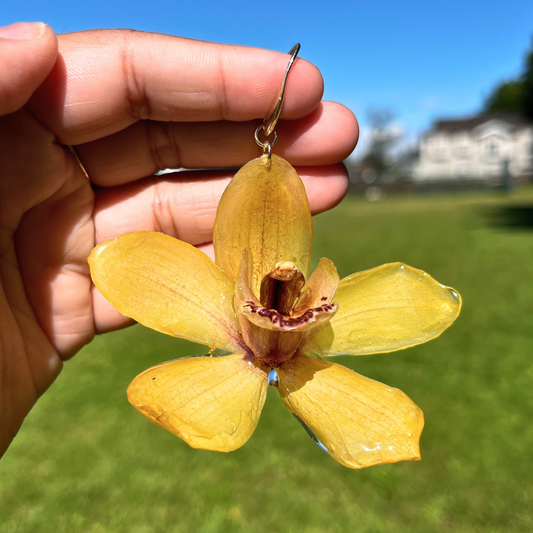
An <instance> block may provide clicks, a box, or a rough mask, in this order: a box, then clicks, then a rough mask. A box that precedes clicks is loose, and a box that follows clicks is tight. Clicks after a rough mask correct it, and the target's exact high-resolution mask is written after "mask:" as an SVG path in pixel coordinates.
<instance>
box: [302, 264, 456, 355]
mask: <svg viewBox="0 0 533 533" xmlns="http://www.w3.org/2000/svg"><path fill="white" fill-rule="evenodd" d="M335 301H336V302H337V303H338V306H339V310H338V311H337V314H336V315H335V316H334V317H333V318H332V319H331V321H330V322H329V323H328V324H326V325H324V326H322V327H319V328H316V329H315V330H313V331H312V333H311V334H310V336H309V338H308V341H307V344H306V345H305V347H304V349H303V350H304V352H305V353H308V354H319V355H342V354H346V355H365V354H370V353H379V352H392V351H394V350H400V349H402V348H407V347H408V346H413V345H415V344H421V343H423V342H426V341H428V340H430V339H433V338H435V337H438V336H439V335H440V334H441V333H442V332H443V331H444V330H445V329H446V328H447V327H449V326H450V325H451V324H452V323H453V321H454V320H455V319H456V318H457V317H458V316H459V312H460V310H461V297H460V296H459V294H458V293H457V292H456V291H455V290H454V289H452V288H450V287H445V286H444V285H441V284H440V283H438V282H437V281H435V280H434V279H433V278H432V277H431V276H429V275H428V274H426V273H425V272H423V271H422V270H418V269H416V268H412V267H409V266H406V265H403V264H401V263H390V264H387V265H383V266H380V267H377V268H373V269H371V270H366V271H365V272H359V273H358V274H353V275H352V276H348V277H347V278H344V279H343V280H341V282H340V283H339V286H338V288H337V291H336V293H335Z"/></svg>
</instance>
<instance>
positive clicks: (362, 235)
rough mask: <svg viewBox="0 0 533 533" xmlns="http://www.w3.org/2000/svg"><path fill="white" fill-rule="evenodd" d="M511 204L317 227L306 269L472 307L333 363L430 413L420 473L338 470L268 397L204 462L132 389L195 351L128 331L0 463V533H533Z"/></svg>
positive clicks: (527, 268) (75, 365)
mask: <svg viewBox="0 0 533 533" xmlns="http://www.w3.org/2000/svg"><path fill="white" fill-rule="evenodd" d="M515 202H527V203H529V204H530V205H532V206H533V191H531V190H529V191H527V190H526V191H522V192H519V193H515V194H514V196H510V197H500V196H497V195H496V194H495V195H489V194H485V195H480V194H477V195H476V194H471V195H456V196H446V197H411V198H405V199H402V198H397V199H396V198H393V199H387V200H386V201H384V202H382V203H379V204H370V203H365V202H363V201H361V200H357V199H353V198H349V199H347V200H346V201H344V202H343V203H342V204H341V206H339V207H338V208H337V209H335V210H334V211H333V212H330V213H327V214H324V215H321V216H319V217H317V218H316V220H315V234H316V236H315V246H314V254H313V255H314V259H315V263H316V261H317V260H318V258H319V257H321V256H325V257H329V258H330V259H332V260H333V261H334V262H335V264H336V265H337V267H338V269H339V273H340V274H341V276H345V275H348V274H350V273H352V272H354V271H358V270H363V269H367V268H371V267H373V266H377V265H379V264H382V263H386V262H391V261H404V262H405V263H407V264H410V265H412V266H415V267H418V268H421V269H423V270H425V271H427V272H429V273H430V274H431V275H432V276H434V277H435V278H436V279H437V280H439V281H440V282H442V283H446V284H448V285H451V286H453V287H455V288H456V289H457V290H458V291H460V292H461V294H462V296H463V299H464V309H463V312H462V314H461V316H460V317H459V319H458V321H457V323H456V324H455V325H454V326H453V327H452V328H451V329H450V330H449V331H446V332H445V333H444V334H443V335H442V336H441V337H440V338H439V339H437V340H435V341H432V342H430V343H428V344H425V345H423V346H419V347H416V348H412V349H409V350H406V351H401V352H398V353H396V354H385V355H381V356H369V357H359V358H347V357H346V358H340V359H338V362H341V363H342V364H346V365H347V366H349V367H351V368H354V369H356V370H357V371H358V372H360V373H362V374H364V375H366V376H369V377H372V378H374V379H377V380H380V381H383V382H385V383H387V384H389V385H393V386H396V387H399V388H401V389H402V390H403V391H405V392H406V393H407V394H408V395H409V396H410V397H411V398H413V400H415V401H416V402H417V403H418V405H420V407H421V408H422V409H423V411H424V413H425V417H426V427H425V430H424V433H423V435H422V461H420V462H418V463H410V462H408V463H398V464H394V465H381V466H377V467H373V468H369V469H365V470H360V471H357V470H349V469H346V468H344V467H342V466H340V465H339V464H337V463H336V462H335V461H333V460H332V459H331V458H330V457H328V456H327V455H326V454H324V453H323V452H322V451H320V449H319V448H318V447H317V446H315V445H314V444H313V443H312V441H311V440H310V439H309V437H308V436H307V435H306V433H305V432H304V431H303V429H302V428H301V427H300V426H299V424H297V422H296V421H295V420H294V419H293V417H292V416H291V415H290V414H289V413H288V412H287V411H286V410H285V408H284V407H283V404H282V403H281V401H280V399H279V397H278V394H277V391H276V390H274V389H272V388H271V390H270V391H269V397H268V399H267V404H266V406H265V409H264V412H263V415H262V417H261V421H260V423H259V426H258V428H257V430H256V432H255V434H254V435H253V437H252V438H251V439H250V441H249V443H248V444H247V445H246V446H244V447H243V448H242V449H240V450H238V451H236V452H233V453H231V454H217V453H213V452H204V451H196V450H192V449H190V448H189V447H188V446H187V445H186V444H185V443H183V442H182V441H180V440H179V439H177V438H176V437H174V436H172V435H170V434H169V433H166V432H165V431H163V430H162V429H160V428H158V427H157V426H155V425H153V424H151V423H149V422H148V421H146V420H145V419H144V418H143V417H141V416H140V415H139V414H137V412H136V411H135V410H134V409H133V408H131V407H130V406H129V404H128V403H127V401H126V398H125V390H126V387H127V385H128V383H129V382H130V381H131V379H132V378H133V377H134V376H135V375H136V374H137V373H139V372H141V371H142V370H144V369H145V368H147V367H149V366H151V365H154V364H156V363H158V362H161V361H164V360H168V359H172V358H175V357H179V356H182V355H186V354H192V353H202V352H205V349H204V348H202V347H199V346H196V345H192V344H189V343H187V342H184V341H179V340H176V339H172V338H170V337H166V336H164V335H160V334H157V333H155V332H152V331H149V330H146V329H144V328H142V327H139V326H137V327H134V328H130V329H128V330H125V331H121V332H117V333H114V334H110V335H105V336H102V337H99V338H97V339H96V340H95V341H94V342H93V343H92V344H91V345H90V346H88V347H86V348H85V349H84V350H83V351H82V352H81V353H80V354H79V355H77V356H76V357H75V358H74V359H73V360H72V361H70V362H69V363H67V364H66V366H65V370H64V372H63V373H62V375H61V376H60V377H59V379H58V380H57V382H56V383H55V384H54V386H53V387H52V389H51V390H50V391H49V392H48V393H47V394H46V395H45V396H44V397H43V398H42V399H41V400H40V402H39V404H38V405H37V406H36V408H35V409H34V410H33V412H32V413H31V414H30V416H29V417H28V419H27V421H26V423H25V425H24V427H23V428H22V430H21V432H20V434H19V435H18V437H17V438H16V440H15V442H14V443H13V445H12V447H11V448H10V450H9V451H8V452H7V454H6V456H5V457H4V459H3V460H2V461H1V462H0V530H1V531H2V532H3V533H32V532H35V533H47V532H50V531H53V532H63V531H68V532H77V531H83V532H89V533H104V532H110V533H111V532H112V533H121V532H127V533H149V532H150V533H151V532H165V533H166V532H194V533H196V532H202V533H203V532H206V533H209V532H222V531H228V532H237V533H238V532H260V533H262V532H283V533H285V532H286V533H289V532H297V533H303V532H305V533H315V532H316V533H327V532H331V533H337V532H339V533H341V532H348V531H349V532H357V533H366V532H368V533H380V532H391V533H392V532H394V533H433V532H454V533H463V532H464V533H466V532H469V533H470V532H472V533H474V532H475V533H481V532H483V533H500V532H513V533H520V532H524V533H530V532H531V531H533V505H532V503H531V502H532V501H533V480H532V476H531V464H532V460H533V424H532V417H533V231H532V228H530V229H529V231H528V230H510V229H505V228H502V227H497V226H493V225H491V224H490V223H489V222H490V220H491V218H490V217H487V213H489V212H490V210H493V209H497V208H498V207H499V206H501V205H508V204H513V203H515Z"/></svg>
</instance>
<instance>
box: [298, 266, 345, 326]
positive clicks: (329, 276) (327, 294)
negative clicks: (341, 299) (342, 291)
mask: <svg viewBox="0 0 533 533" xmlns="http://www.w3.org/2000/svg"><path fill="white" fill-rule="evenodd" d="M338 284H339V274H337V269H336V268H335V265H334V264H333V263H332V262H331V261H330V260H329V259H326V258H325V257H323V258H322V259H321V260H320V262H319V263H318V266H317V267H316V268H315V270H314V271H313V273H312V274H311V276H310V277H309V280H308V281H307V283H306V284H305V286H304V288H303V290H302V293H301V294H300V297H299V298H298V301H297V302H296V306H295V308H294V312H293V315H294V316H298V315H301V314H302V313H305V311H307V309H309V308H311V307H319V306H321V305H324V304H329V303H330V302H331V300H332V298H333V295H334V294H335V290H336V289H337V286H338Z"/></svg>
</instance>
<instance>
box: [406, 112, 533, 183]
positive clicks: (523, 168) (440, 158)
mask: <svg viewBox="0 0 533 533" xmlns="http://www.w3.org/2000/svg"><path fill="white" fill-rule="evenodd" d="M419 148H420V156H419V159H418V161H416V162H415V164H414V166H413V170H412V176H413V180H414V181H416V182H428V181H444V180H479V181H485V182H493V181H498V180H499V179H500V178H501V176H502V173H503V172H504V167H505V166H507V168H508V170H509V172H510V174H511V176H512V177H513V179H515V180H522V179H528V178H530V177H531V176H532V175H533V122H531V121H527V120H526V119H525V118H524V117H523V116H521V115H518V114H514V113H491V114H486V115H480V116H477V117H473V118H469V119H465V120H439V121H437V122H435V124H434V125H433V127H432V129H431V130H430V131H429V132H428V133H426V134H425V135H424V136H423V137H422V138H421V140H420V147H419Z"/></svg>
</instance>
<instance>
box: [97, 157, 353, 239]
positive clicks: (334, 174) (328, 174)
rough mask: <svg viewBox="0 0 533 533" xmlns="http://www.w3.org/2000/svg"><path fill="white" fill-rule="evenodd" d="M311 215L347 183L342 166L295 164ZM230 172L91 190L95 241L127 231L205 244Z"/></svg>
mask: <svg viewBox="0 0 533 533" xmlns="http://www.w3.org/2000/svg"><path fill="white" fill-rule="evenodd" d="M297 171H298V174H299V175H300V176H301V178H302V180H303V182H304V185H305V187H306V192H307V196H308V199H309V205H310V207H311V211H312V213H313V214H317V213H321V212H322V211H326V210H327V209H331V208H332V207H334V206H335V205H337V204H338V203H339V202H340V201H341V200H342V198H343V197H344V195H345V194H346V190H347V187H348V177H347V172H346V169H345V168H344V165H342V164H337V165H331V166H327V167H299V168H297ZM234 173H235V171H231V170H228V171H213V172H207V171H198V172H181V173H177V174H173V175H169V176H165V179H161V178H150V179H145V180H141V181H138V182H134V183H130V184H128V185H123V186H119V187H113V188H112V189H98V190H97V192H96V199H95V209H94V224H95V244H98V243H100V242H102V241H105V240H107V239H112V238H114V237H116V236H117V235H121V234H122V233H128V232H130V231H140V230H148V231H161V232H163V233H166V234H167V235H171V236H173V237H176V238H178V239H181V240H183V241H186V242H189V243H191V244H194V245H200V244H203V243H209V242H211V239H212V231H213V223H214V221H215V215H216V208H217V205H218V203H219V200H220V197H221V196H222V193H223V192H224V189H225V188H226V187H227V185H228V183H229V181H230V179H231V177H232V176H233V174H234Z"/></svg>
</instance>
